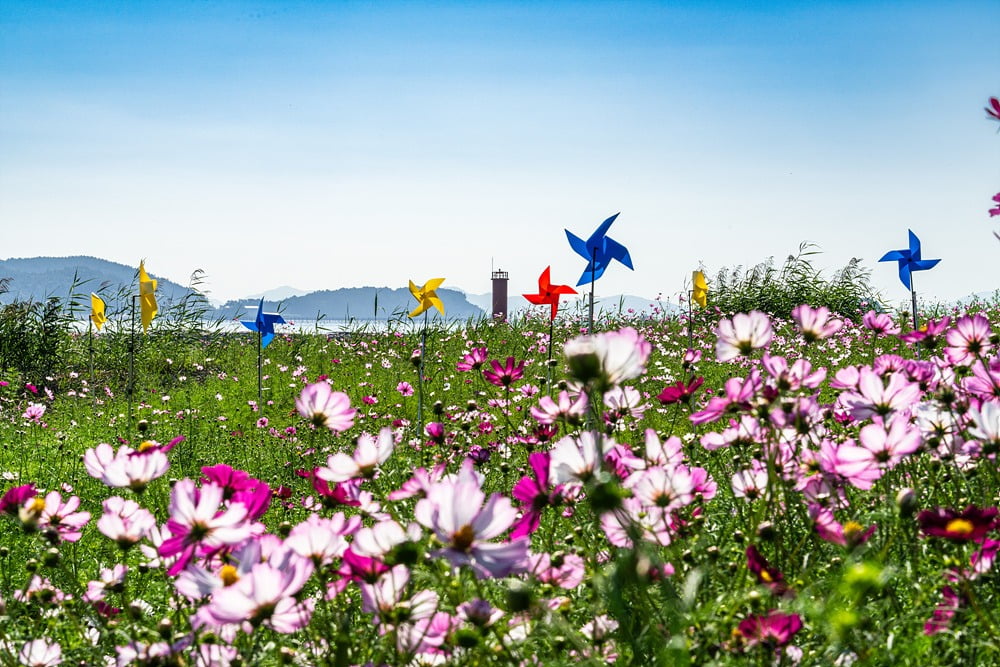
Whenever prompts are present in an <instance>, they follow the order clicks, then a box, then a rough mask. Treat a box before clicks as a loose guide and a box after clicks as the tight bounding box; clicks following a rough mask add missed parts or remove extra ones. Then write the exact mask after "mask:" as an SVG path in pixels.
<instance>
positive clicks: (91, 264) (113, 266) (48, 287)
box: [0, 256, 194, 303]
mask: <svg viewBox="0 0 1000 667" xmlns="http://www.w3.org/2000/svg"><path fill="white" fill-rule="evenodd" d="M138 271H139V267H138V266H127V265H125V264H119V263H117V262H110V261H108V260H106V259H100V258H98V257H86V256H76V257H27V258H11V259H4V260H0V280H4V279H6V280H7V290H6V292H2V293H0V303H10V302H12V301H45V300H47V299H49V298H50V297H58V298H60V299H62V300H66V299H67V298H69V296H70V290H72V291H73V292H74V293H75V295H76V296H81V295H82V296H87V295H88V294H89V293H90V292H96V293H98V294H100V295H101V296H102V297H104V298H105V300H106V301H108V300H110V299H112V298H114V297H115V296H116V294H117V293H118V292H119V291H120V290H124V289H127V288H131V287H134V286H135V285H136V284H137V274H138ZM149 275H150V277H151V278H155V279H156V281H157V295H158V296H159V297H161V298H163V299H165V300H178V299H181V298H183V297H184V296H185V295H186V294H190V293H191V292H192V291H194V290H192V288H189V287H184V286H182V285H179V284H177V283H175V282H173V281H171V280H168V279H166V278H163V277H162V276H158V275H156V274H153V273H150V274H149ZM133 291H134V290H133Z"/></svg>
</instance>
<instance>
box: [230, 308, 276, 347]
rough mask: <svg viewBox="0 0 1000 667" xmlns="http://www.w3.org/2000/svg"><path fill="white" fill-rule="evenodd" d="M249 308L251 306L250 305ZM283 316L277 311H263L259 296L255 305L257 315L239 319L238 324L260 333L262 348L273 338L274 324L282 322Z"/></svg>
mask: <svg viewBox="0 0 1000 667" xmlns="http://www.w3.org/2000/svg"><path fill="white" fill-rule="evenodd" d="M250 307H251V308H252V307H253V306H250ZM284 323H285V318H283V317H282V316H281V315H279V314H278V313H265V312H264V299H263V297H261V300H260V305H259V306H257V317H256V318H255V319H254V320H252V321H249V322H248V321H245V320H241V321H240V324H242V325H243V326H245V327H246V328H247V329H249V330H250V331H256V332H257V333H259V334H260V347H261V349H264V348H265V347H267V346H268V345H269V344H270V343H271V341H272V340H274V325H275V324H284Z"/></svg>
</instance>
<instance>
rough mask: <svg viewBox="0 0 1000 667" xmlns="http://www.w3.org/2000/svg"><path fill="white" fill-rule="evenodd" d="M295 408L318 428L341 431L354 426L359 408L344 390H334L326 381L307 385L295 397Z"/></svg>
mask: <svg viewBox="0 0 1000 667" xmlns="http://www.w3.org/2000/svg"><path fill="white" fill-rule="evenodd" d="M295 408H296V409H297V410H298V411H299V414H300V415H302V416H303V417H305V418H306V419H308V420H309V421H310V422H312V424H313V425H314V426H316V427H317V428H319V427H321V426H325V427H327V428H328V429H330V430H331V431H334V432H336V433H340V432H342V431H346V430H347V429H349V428H351V427H352V426H354V415H355V414H356V413H357V410H355V409H354V408H352V407H351V399H350V398H349V397H348V396H347V394H345V393H344V392H342V391H333V390H332V389H331V388H330V385H329V384H327V383H326V382H325V381H323V382H316V383H314V384H310V385H306V387H305V388H304V389H303V390H302V393H301V394H299V397H298V398H297V399H295Z"/></svg>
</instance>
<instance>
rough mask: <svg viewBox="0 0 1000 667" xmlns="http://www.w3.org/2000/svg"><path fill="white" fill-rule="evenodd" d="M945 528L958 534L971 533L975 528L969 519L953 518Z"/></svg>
mask: <svg viewBox="0 0 1000 667" xmlns="http://www.w3.org/2000/svg"><path fill="white" fill-rule="evenodd" d="M944 528H945V530H947V531H948V532H949V533H956V534H958V535H971V534H972V531H973V530H974V529H975V527H974V526H973V525H972V522H971V521H969V520H968V519H952V520H951V521H949V522H948V525H947V526H945V527H944Z"/></svg>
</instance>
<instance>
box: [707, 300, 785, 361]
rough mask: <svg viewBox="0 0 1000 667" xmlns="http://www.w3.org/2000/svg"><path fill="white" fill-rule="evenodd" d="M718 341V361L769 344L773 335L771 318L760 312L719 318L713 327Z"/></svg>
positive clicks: (747, 352)
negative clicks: (728, 318) (717, 323)
mask: <svg viewBox="0 0 1000 667" xmlns="http://www.w3.org/2000/svg"><path fill="white" fill-rule="evenodd" d="M715 335H716V336H718V341H716V343H715V357H716V359H718V360H719V361H732V360H733V359H735V358H737V357H739V356H741V355H743V356H745V355H748V354H750V353H751V352H753V351H754V350H758V349H761V348H765V347H767V346H768V345H770V344H771V338H772V336H773V335H774V334H773V331H772V329H771V319H770V318H769V317H768V316H767V315H765V314H764V313H762V312H760V311H759V310H752V311H750V312H749V313H736V314H735V315H733V319H732V320H727V319H724V320H721V321H720V322H719V326H718V327H716V329H715Z"/></svg>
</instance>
